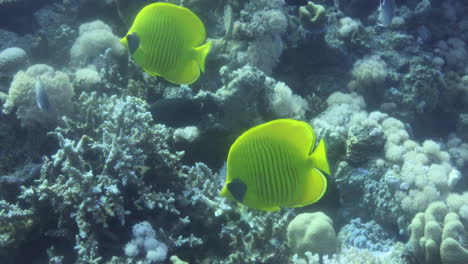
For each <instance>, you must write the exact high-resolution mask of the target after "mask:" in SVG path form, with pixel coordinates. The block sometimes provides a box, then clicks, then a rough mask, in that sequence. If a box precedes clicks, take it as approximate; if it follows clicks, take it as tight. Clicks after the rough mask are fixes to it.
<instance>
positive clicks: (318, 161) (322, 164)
mask: <svg viewBox="0 0 468 264" xmlns="http://www.w3.org/2000/svg"><path fill="white" fill-rule="evenodd" d="M310 159H311V160H312V164H313V166H314V167H315V168H317V169H319V170H321V171H323V172H325V173H326V174H328V175H330V166H329V165H328V158H327V147H326V144H325V140H323V138H322V139H321V140H320V142H319V143H318V145H317V147H316V148H315V150H314V151H313V152H312V154H311V155H310Z"/></svg>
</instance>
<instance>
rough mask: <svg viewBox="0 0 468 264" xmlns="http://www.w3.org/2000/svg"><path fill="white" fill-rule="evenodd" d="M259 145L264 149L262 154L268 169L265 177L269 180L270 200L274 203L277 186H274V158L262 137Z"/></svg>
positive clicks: (268, 191)
mask: <svg viewBox="0 0 468 264" xmlns="http://www.w3.org/2000/svg"><path fill="white" fill-rule="evenodd" d="M258 145H259V147H260V148H261V149H262V151H261V155H262V156H263V157H262V158H263V159H264V161H265V164H266V171H265V179H266V181H267V193H268V195H267V196H268V201H269V203H270V204H272V203H274V196H275V186H274V179H273V177H274V176H273V175H272V174H273V171H272V160H271V158H270V154H269V153H268V149H267V148H266V146H265V144H264V142H263V141H262V140H261V139H258Z"/></svg>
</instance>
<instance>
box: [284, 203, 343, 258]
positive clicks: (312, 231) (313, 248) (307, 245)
mask: <svg viewBox="0 0 468 264" xmlns="http://www.w3.org/2000/svg"><path fill="white" fill-rule="evenodd" d="M288 245H289V247H290V248H291V250H292V252H293V253H295V254H299V255H304V254H305V252H307V251H310V252H312V253H314V254H319V255H332V254H334V253H335V252H336V249H337V245H338V240H337V238H336V233H335V230H334V229H333V222H332V220H331V219H330V217H328V216H327V215H326V214H324V213H322V212H316V213H302V214H299V215H297V216H296V217H295V218H294V219H293V220H292V221H291V222H290V223H289V225H288Z"/></svg>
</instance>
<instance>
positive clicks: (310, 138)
mask: <svg viewBox="0 0 468 264" xmlns="http://www.w3.org/2000/svg"><path fill="white" fill-rule="evenodd" d="M315 140H316V136H315V133H314V130H313V129H312V127H311V126H310V125H309V124H307V123H306V122H302V121H297V120H292V119H278V120H274V121H270V122H267V123H265V124H262V125H259V126H256V127H253V128H251V129H249V130H247V131H246V132H244V133H243V134H242V135H241V136H240V137H239V138H237V139H236V141H235V142H234V144H233V145H232V146H231V148H230V150H229V154H228V159H227V176H226V183H225V185H224V187H223V189H222V190H221V194H220V195H221V196H223V197H226V198H228V199H231V200H234V201H237V202H239V203H242V204H244V205H245V206H248V207H250V208H255V209H259V210H264V211H276V210H279V209H280V208H281V207H301V206H305V205H308V204H311V203H314V202H316V201H318V200H319V199H320V198H321V197H322V196H323V195H324V193H325V191H326V188H327V179H326V177H325V175H324V174H323V173H326V174H330V168H329V165H328V160H327V157H326V148H325V141H324V140H323V139H322V140H320V142H319V144H318V145H317V147H316V148H315V149H314V146H315Z"/></svg>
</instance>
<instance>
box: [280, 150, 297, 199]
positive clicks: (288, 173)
mask: <svg viewBox="0 0 468 264" xmlns="http://www.w3.org/2000/svg"><path fill="white" fill-rule="evenodd" d="M281 154H282V155H283V161H284V164H283V165H284V179H285V182H286V185H287V195H286V197H285V199H284V202H289V201H290V200H291V199H292V195H293V186H294V184H293V182H294V180H293V177H294V175H293V173H292V170H291V161H290V157H289V153H288V150H287V149H286V148H282V149H281Z"/></svg>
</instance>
